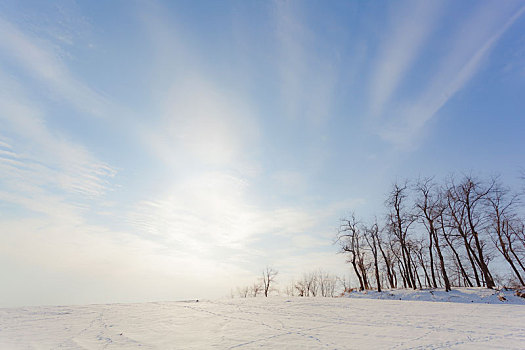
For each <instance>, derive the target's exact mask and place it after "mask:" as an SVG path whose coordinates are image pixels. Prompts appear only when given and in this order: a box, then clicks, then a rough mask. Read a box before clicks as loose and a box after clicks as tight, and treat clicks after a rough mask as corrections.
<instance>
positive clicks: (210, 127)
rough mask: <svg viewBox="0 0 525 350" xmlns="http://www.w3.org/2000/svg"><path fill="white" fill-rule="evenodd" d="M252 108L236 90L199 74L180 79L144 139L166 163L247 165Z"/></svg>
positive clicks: (252, 130)
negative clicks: (200, 76) (210, 80)
mask: <svg viewBox="0 0 525 350" xmlns="http://www.w3.org/2000/svg"><path fill="white" fill-rule="evenodd" d="M257 138H258V129H257V125H256V123H255V118H254V116H253V115H252V113H251V111H250V108H249V107H248V106H247V105H246V104H245V103H244V102H243V101H242V100H240V99H239V98H237V97H236V96H235V95H233V94H229V93H227V92H224V91H223V90H221V89H220V88H219V87H218V86H217V85H215V84H213V83H211V82H209V81H206V80H204V79H200V78H193V79H187V80H183V81H177V84H176V85H175V86H173V88H172V89H171V90H170V91H169V93H167V94H166V96H165V97H164V102H163V103H162V106H161V118H160V121H159V123H158V124H157V125H156V127H155V128H154V129H153V130H151V131H150V133H149V134H146V137H145V142H146V143H147V144H149V145H152V146H153V147H154V151H155V152H156V153H157V154H158V155H159V156H160V158H161V159H162V160H164V161H165V163H166V164H167V165H172V167H174V168H180V164H181V162H184V163H185V164H188V165H189V164H191V163H192V162H193V163H194V164H195V163H197V164H199V163H200V164H205V165H219V166H232V167H234V168H235V167H236V165H241V166H243V165H244V167H249V165H248V164H247V163H248V159H247V158H246V157H245V156H244V153H245V152H246V151H248V150H249V147H250V146H252V145H254V144H256V141H257Z"/></svg>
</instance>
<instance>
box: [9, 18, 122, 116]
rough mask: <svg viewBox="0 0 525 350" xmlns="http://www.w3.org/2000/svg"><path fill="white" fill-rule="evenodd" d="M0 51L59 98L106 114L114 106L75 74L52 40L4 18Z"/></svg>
mask: <svg viewBox="0 0 525 350" xmlns="http://www.w3.org/2000/svg"><path fill="white" fill-rule="evenodd" d="M0 54H1V55H2V56H3V57H4V58H6V59H8V60H9V61H10V62H11V63H12V64H13V65H15V66H18V67H20V68H21V69H22V71H23V72H24V74H27V75H28V76H30V77H31V78H33V79H35V80H36V81H37V82H39V83H40V84H42V85H43V86H45V87H46V88H47V89H49V91H51V92H52V93H53V94H54V95H55V96H57V97H58V99H60V100H66V101H67V102H68V103H70V104H71V105H73V106H74V107H75V108H77V109H78V110H80V111H82V112H85V113H87V114H89V115H93V116H102V115H106V114H107V113H108V111H110V110H111V109H112V108H114V107H113V106H111V103H110V101H109V100H108V99H107V98H106V97H104V96H103V95H102V94H100V93H99V92H97V91H95V90H94V89H92V88H91V87H89V86H88V85H86V84H85V83H84V82H82V81H80V80H78V79H77V78H75V76H74V75H73V74H71V72H70V71H69V69H68V68H67V66H66V65H65V64H64V62H63V59H62V58H61V57H60V56H59V55H58V54H57V53H56V52H55V51H54V49H53V46H52V45H51V44H50V43H49V42H46V41H45V40H43V39H41V38H36V37H33V36H32V35H31V34H28V33H24V32H23V31H22V30H20V29H19V28H18V27H17V26H15V25H14V24H12V23H11V22H9V21H8V20H6V19H3V18H1V17H0Z"/></svg>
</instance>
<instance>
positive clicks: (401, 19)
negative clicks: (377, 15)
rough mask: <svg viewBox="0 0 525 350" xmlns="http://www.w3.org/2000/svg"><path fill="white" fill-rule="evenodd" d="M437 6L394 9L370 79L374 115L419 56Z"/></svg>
mask: <svg viewBox="0 0 525 350" xmlns="http://www.w3.org/2000/svg"><path fill="white" fill-rule="evenodd" d="M440 4H441V3H440V2H438V1H409V2H406V3H405V4H404V6H399V7H398V6H396V10H397V11H396V12H395V13H394V14H393V17H394V18H393V20H392V27H391V28H389V29H387V30H385V38H384V40H383V44H382V46H381V48H380V49H379V52H378V54H377V59H376V64H375V67H374V72H373V73H372V78H371V83H370V96H371V98H370V108H371V110H372V113H373V115H374V116H377V115H380V114H381V113H382V112H383V110H384V108H385V105H386V104H387V103H388V102H389V100H390V98H391V97H392V95H393V94H394V93H395V91H396V89H397V88H398V87H399V85H400V83H401V82H402V80H403V78H404V77H405V75H406V74H407V72H408V71H409V69H410V68H411V65H412V64H413V63H414V61H415V60H416V59H417V58H418V56H419V55H420V54H421V50H422V48H423V47H424V44H425V41H426V39H427V38H428V36H429V35H430V34H431V33H432V31H433V30H434V28H435V24H436V22H437V19H438V18H439V17H440V12H441V6H440ZM407 9H408V12H407Z"/></svg>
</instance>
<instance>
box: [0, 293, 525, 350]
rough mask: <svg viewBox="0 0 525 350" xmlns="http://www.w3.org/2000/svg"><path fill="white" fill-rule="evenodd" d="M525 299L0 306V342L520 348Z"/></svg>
mask: <svg viewBox="0 0 525 350" xmlns="http://www.w3.org/2000/svg"><path fill="white" fill-rule="evenodd" d="M524 347H525V306H521V305H490V304H480V303H470V304H467V303H464V304H458V303H435V302H424V301H410V302H407V301H399V300H375V299H366V298H362V299H355V298H298V297H297V298H283V297H273V298H254V299H253V298H252V299H227V300H218V301H200V302H158V303H141V304H108V305H86V306H49V307H48V306H46V307H27V308H10V309H0V349H135V348H140V349H253V348H267V349H371V348H373V349H442V348H458V349H495V348H499V349H501V348H505V349H523V348H524Z"/></svg>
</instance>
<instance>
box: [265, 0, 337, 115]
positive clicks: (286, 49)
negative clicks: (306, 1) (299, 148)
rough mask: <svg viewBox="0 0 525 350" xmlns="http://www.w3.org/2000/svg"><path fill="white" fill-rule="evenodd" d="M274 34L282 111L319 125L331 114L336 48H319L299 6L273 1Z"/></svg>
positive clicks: (334, 82)
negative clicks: (304, 22) (305, 23)
mask: <svg viewBox="0 0 525 350" xmlns="http://www.w3.org/2000/svg"><path fill="white" fill-rule="evenodd" d="M274 4H275V12H274V15H275V22H276V28H275V35H276V38H277V42H278V45H279V46H278V50H279V57H278V59H277V62H278V71H279V73H280V92H281V103H282V104H283V106H284V108H285V111H284V112H285V115H286V116H287V117H289V118H292V119H296V120H306V121H308V122H310V123H313V124H314V125H319V124H321V123H322V122H323V121H325V120H326V119H327V118H329V117H330V113H331V110H332V104H333V102H334V94H335V87H336V83H337V74H338V65H339V62H338V57H337V55H336V52H337V49H336V48H334V47H330V48H328V49H327V48H322V49H321V47H320V46H321V45H322V44H323V38H319V37H316V36H315V35H314V33H312V32H311V31H309V30H308V27H307V26H306V25H304V24H303V23H302V21H301V11H300V8H298V7H296V6H294V5H293V4H292V2H285V1H276V2H275V3H274Z"/></svg>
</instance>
